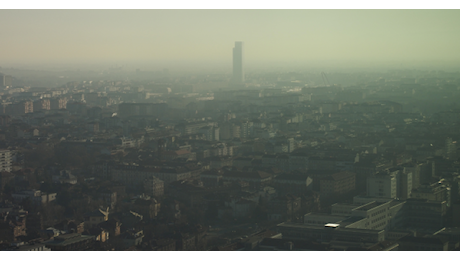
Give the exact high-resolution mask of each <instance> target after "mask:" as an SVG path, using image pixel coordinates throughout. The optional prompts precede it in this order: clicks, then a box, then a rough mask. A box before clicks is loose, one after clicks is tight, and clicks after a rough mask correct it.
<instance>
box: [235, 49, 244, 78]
mask: <svg viewBox="0 0 460 260" xmlns="http://www.w3.org/2000/svg"><path fill="white" fill-rule="evenodd" d="M233 81H234V82H235V83H243V82H244V72H243V42H235V47H233Z"/></svg>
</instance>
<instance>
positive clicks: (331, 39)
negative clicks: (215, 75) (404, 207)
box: [0, 10, 460, 70]
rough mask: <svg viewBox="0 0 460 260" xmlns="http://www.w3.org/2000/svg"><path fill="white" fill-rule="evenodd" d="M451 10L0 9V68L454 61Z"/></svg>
mask: <svg viewBox="0 0 460 260" xmlns="http://www.w3.org/2000/svg"><path fill="white" fill-rule="evenodd" d="M459 24H460V11H458V10H0V29H1V31H2V35H3V36H2V44H1V46H2V48H0V57H1V63H0V66H9V65H24V64H29V65H30V64H96V63H97V64H99V63H107V64H125V65H130V64H132V65H133V66H140V65H139V64H151V65H155V64H159V66H160V64H167V65H168V66H171V67H174V66H178V67H180V66H192V67H200V66H203V67H206V66H213V67H214V66H217V67H222V68H223V69H228V70H230V68H231V57H232V52H231V51H232V48H233V44H234V42H235V41H243V42H244V43H245V62H246V64H247V65H248V67H249V68H250V67H254V66H258V65H268V64H272V65H275V64H288V65H289V64H300V65H312V64H315V63H326V64H327V62H330V63H334V64H335V63H337V64H347V63H364V64H367V63H369V62H371V63H372V64H375V63H382V64H386V63H393V62H394V63H396V64H397V63H401V62H403V63H411V62H412V63H413V62H435V63H440V64H442V63H448V64H458V62H459V61H460V52H458V46H460V35H459V34H458V25H459Z"/></svg>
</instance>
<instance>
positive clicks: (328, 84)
mask: <svg viewBox="0 0 460 260" xmlns="http://www.w3.org/2000/svg"><path fill="white" fill-rule="evenodd" d="M321 78H323V82H324V85H325V86H330V85H331V83H329V79H328V78H327V76H326V73H324V72H321ZM326 81H327V84H326Z"/></svg>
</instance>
